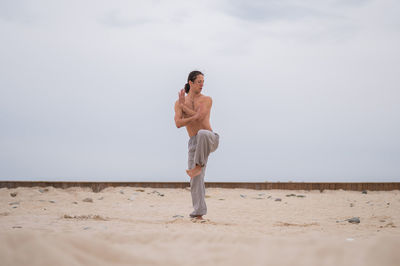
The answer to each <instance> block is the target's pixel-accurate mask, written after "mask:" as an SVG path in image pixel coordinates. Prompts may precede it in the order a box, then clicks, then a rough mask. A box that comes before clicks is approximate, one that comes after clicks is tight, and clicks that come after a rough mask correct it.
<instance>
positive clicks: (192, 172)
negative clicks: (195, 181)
mask: <svg viewBox="0 0 400 266" xmlns="http://www.w3.org/2000/svg"><path fill="white" fill-rule="evenodd" d="M186 173H187V174H188V176H190V178H193V177H195V176H198V175H199V174H200V173H201V166H200V165H196V167H195V168H193V169H190V170H186Z"/></svg>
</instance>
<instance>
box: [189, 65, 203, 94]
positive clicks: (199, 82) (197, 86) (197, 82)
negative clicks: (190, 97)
mask: <svg viewBox="0 0 400 266" xmlns="http://www.w3.org/2000/svg"><path fill="white" fill-rule="evenodd" d="M203 84H204V75H203V73H201V72H200V71H197V70H195V71H192V72H190V73H189V76H188V79H187V83H186V84H185V92H186V93H189V91H190V90H193V92H195V93H200V92H201V89H202V88H203Z"/></svg>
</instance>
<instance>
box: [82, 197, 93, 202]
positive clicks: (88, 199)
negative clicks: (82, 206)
mask: <svg viewBox="0 0 400 266" xmlns="http://www.w3.org/2000/svg"><path fill="white" fill-rule="evenodd" d="M82 201H83V202H93V199H92V198H85V199H83V200H82Z"/></svg>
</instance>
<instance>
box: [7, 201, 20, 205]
mask: <svg viewBox="0 0 400 266" xmlns="http://www.w3.org/2000/svg"><path fill="white" fill-rule="evenodd" d="M8 205H19V201H14V202H10V203H9V204H8Z"/></svg>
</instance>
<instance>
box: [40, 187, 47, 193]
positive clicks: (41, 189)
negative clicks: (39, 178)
mask: <svg viewBox="0 0 400 266" xmlns="http://www.w3.org/2000/svg"><path fill="white" fill-rule="evenodd" d="M48 191H49V189H48V188H39V192H40V193H44V192H48Z"/></svg>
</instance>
